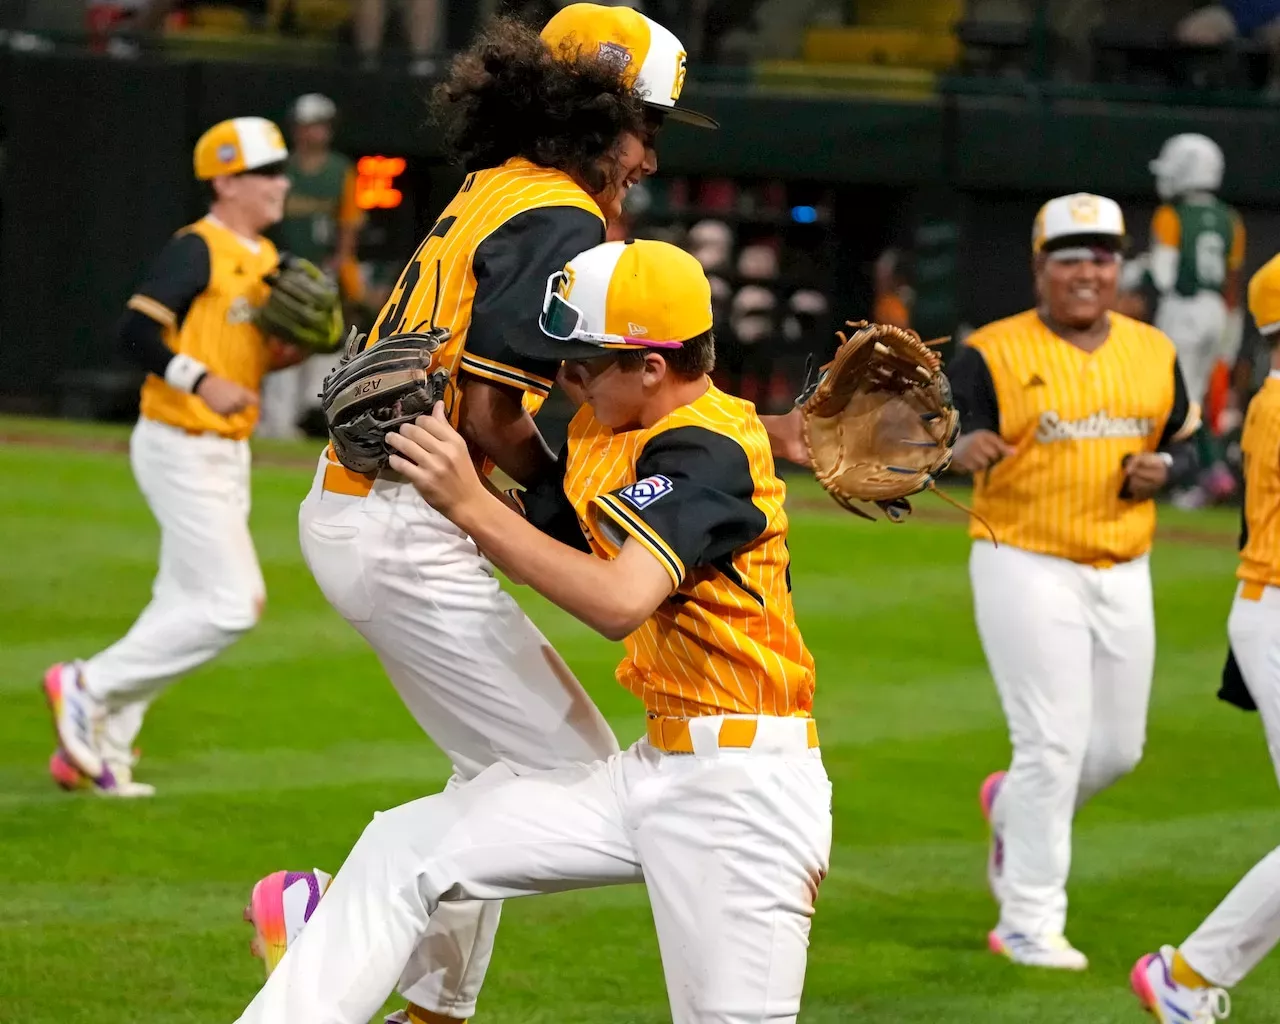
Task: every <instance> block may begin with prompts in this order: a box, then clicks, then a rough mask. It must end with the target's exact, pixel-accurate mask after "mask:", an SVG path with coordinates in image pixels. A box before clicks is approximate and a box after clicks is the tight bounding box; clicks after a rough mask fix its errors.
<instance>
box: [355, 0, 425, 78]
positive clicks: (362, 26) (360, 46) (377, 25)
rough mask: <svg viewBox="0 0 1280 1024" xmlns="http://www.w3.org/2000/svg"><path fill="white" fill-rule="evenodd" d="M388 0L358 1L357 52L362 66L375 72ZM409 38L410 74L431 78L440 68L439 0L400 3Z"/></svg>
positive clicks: (413, 0) (356, 17)
mask: <svg viewBox="0 0 1280 1024" xmlns="http://www.w3.org/2000/svg"><path fill="white" fill-rule="evenodd" d="M388 2H389V0H355V36H356V49H357V50H358V51H359V53H360V66H361V68H362V69H363V70H365V71H372V70H375V69H376V68H377V67H378V65H379V63H380V56H379V55H380V53H381V50H382V39H383V33H384V31H385V29H386V23H387V3H388ZM398 2H399V4H400V14H401V18H402V19H403V21H404V26H405V33H406V35H407V36H408V39H409V74H411V75H422V76H429V75H434V74H435V73H436V69H437V57H438V55H439V51H440V35H441V24H440V0H398Z"/></svg>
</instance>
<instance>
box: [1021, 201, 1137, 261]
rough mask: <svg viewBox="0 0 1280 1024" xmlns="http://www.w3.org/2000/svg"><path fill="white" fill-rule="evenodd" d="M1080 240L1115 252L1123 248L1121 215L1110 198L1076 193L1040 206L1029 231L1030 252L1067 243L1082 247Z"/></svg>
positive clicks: (1123, 233) (1118, 208)
mask: <svg viewBox="0 0 1280 1024" xmlns="http://www.w3.org/2000/svg"><path fill="white" fill-rule="evenodd" d="M1084 239H1089V240H1091V241H1094V242H1095V244H1097V243H1101V244H1105V245H1108V246H1109V247H1112V248H1115V249H1117V250H1118V249H1121V248H1122V247H1123V246H1124V243H1125V230H1124V214H1122V213H1121V212H1120V206H1119V204H1118V203H1117V202H1116V201H1115V200H1114V199H1108V198H1107V197H1106V196H1095V195H1093V194H1091V193H1089V192H1076V193H1073V194H1072V195H1069V196H1058V198H1057V199H1050V200H1049V201H1048V202H1047V203H1045V204H1044V206H1042V207H1040V212H1039V213H1037V214H1036V221H1035V225H1034V226H1033V227H1032V229H1031V249H1032V251H1033V252H1036V253H1041V252H1044V251H1045V249H1046V248H1049V249H1056V248H1059V247H1061V246H1062V245H1064V244H1067V243H1068V242H1071V243H1074V244H1077V245H1079V244H1084V243H1083V240H1084Z"/></svg>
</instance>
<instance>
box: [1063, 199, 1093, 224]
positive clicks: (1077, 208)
mask: <svg viewBox="0 0 1280 1024" xmlns="http://www.w3.org/2000/svg"><path fill="white" fill-rule="evenodd" d="M1070 213H1071V219H1072V220H1073V221H1075V223H1077V224H1097V223H1098V214H1099V211H1098V197H1097V196H1073V197H1072V199H1071V206H1070Z"/></svg>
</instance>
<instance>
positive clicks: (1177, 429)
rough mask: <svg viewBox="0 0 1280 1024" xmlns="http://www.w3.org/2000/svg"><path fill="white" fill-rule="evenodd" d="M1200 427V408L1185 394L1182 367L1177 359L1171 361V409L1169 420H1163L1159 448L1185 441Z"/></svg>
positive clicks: (1185, 388)
mask: <svg viewBox="0 0 1280 1024" xmlns="http://www.w3.org/2000/svg"><path fill="white" fill-rule="evenodd" d="M1199 427H1200V406H1199V405H1198V404H1197V403H1195V402H1193V401H1191V398H1190V396H1189V395H1188V394H1187V383H1186V381H1185V380H1183V377H1182V366H1181V365H1180V364H1179V363H1178V360H1177V359H1174V361H1173V408H1172V409H1171V410H1169V418H1168V419H1167V420H1165V424H1164V432H1163V433H1162V434H1161V435H1160V447H1161V448H1165V447H1167V446H1169V445H1172V444H1176V443H1177V442H1179V441H1185V440H1187V439H1188V438H1189V437H1191V435H1192V434H1194V433H1195V432H1196V430H1197V429H1199Z"/></svg>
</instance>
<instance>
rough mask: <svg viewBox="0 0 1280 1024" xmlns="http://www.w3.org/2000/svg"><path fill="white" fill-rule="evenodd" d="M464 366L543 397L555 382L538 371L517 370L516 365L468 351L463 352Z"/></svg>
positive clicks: (477, 374) (491, 378) (478, 374)
mask: <svg viewBox="0 0 1280 1024" xmlns="http://www.w3.org/2000/svg"><path fill="white" fill-rule="evenodd" d="M462 368H463V369H464V370H466V371H467V372H468V373H471V374H474V375H475V376H477V377H483V378H484V379H485V380H492V381H496V382H497V383H499V384H511V385H514V386H515V387H518V388H519V389H520V390H521V391H532V392H533V393H534V394H536V395H539V396H541V397H543V398H545V397H546V396H547V395H548V394H550V392H551V388H552V385H553V384H554V383H555V382H554V381H550V380H547V378H546V377H539V376H538V375H537V374H536V373H526V372H525V371H524V370H517V369H516V368H515V367H514V366H506V365H504V364H502V363H497V362H494V361H493V360H492V359H482V358H480V357H479V356H473V355H471V354H469V353H467V352H463V354H462Z"/></svg>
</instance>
